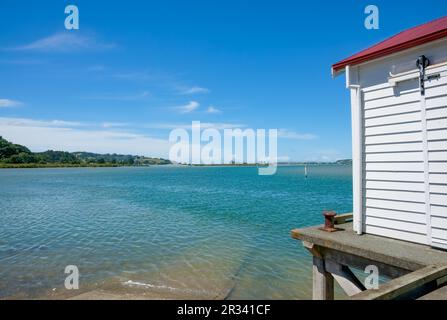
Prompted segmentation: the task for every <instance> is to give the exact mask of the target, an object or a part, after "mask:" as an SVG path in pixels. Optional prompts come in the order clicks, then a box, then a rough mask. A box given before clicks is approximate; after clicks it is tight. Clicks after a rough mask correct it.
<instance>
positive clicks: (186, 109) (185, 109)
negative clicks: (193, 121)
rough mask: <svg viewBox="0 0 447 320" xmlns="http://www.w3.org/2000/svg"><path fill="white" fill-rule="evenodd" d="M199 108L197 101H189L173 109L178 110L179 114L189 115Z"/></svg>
mask: <svg viewBox="0 0 447 320" xmlns="http://www.w3.org/2000/svg"><path fill="white" fill-rule="evenodd" d="M199 106H200V104H199V103H198V102H197V101H190V102H189V103H188V104H185V105H183V106H178V107H174V109H176V110H178V111H179V112H180V113H190V112H193V111H194V110H196V109H197V108H198V107H199Z"/></svg>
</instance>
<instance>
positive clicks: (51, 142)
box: [0, 117, 170, 158]
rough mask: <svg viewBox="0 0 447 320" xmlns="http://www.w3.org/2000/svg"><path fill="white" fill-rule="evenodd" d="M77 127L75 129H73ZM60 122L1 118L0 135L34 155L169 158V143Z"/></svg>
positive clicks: (69, 122) (142, 136)
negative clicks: (61, 153) (68, 153)
mask: <svg viewBox="0 0 447 320" xmlns="http://www.w3.org/2000/svg"><path fill="white" fill-rule="evenodd" d="M73 124H74V125H73ZM77 124H78V123H77V122H71V121H61V120H51V121H45V120H33V119H22V118H1V117H0V135H1V136H3V137H4V138H5V139H7V140H9V141H11V142H13V143H19V144H22V145H25V146H27V147H29V148H30V149H31V150H33V151H45V150H49V149H52V150H62V151H71V152H74V151H89V152H97V153H121V154H134V155H145V156H154V157H164V158H166V157H167V156H168V154H169V147H170V143H169V141H168V140H167V139H166V140H163V139H155V138H151V137H148V136H145V135H143V134H136V133H132V132H123V131H114V130H111V129H110V130H109V129H101V128H99V129H98V128H97V129H92V130H89V129H87V125H85V126H84V125H77Z"/></svg>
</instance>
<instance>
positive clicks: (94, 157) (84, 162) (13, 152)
mask: <svg viewBox="0 0 447 320" xmlns="http://www.w3.org/2000/svg"><path fill="white" fill-rule="evenodd" d="M166 164H171V161H169V160H166V159H162V158H151V157H143V156H133V155H121V154H98V153H92V152H66V151H53V150H48V151H44V152H31V151H30V150H29V149H28V148H27V147H25V146H22V145H20V144H13V143H11V142H9V141H7V140H6V139H3V137H1V136H0V168H66V167H94V168H96V167H124V166H151V165H166Z"/></svg>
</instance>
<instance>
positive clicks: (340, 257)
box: [320, 248, 411, 279]
mask: <svg viewBox="0 0 447 320" xmlns="http://www.w3.org/2000/svg"><path fill="white" fill-rule="evenodd" d="M320 252H321V254H322V255H323V256H324V258H325V259H328V260H332V261H335V262H337V263H339V264H341V265H344V266H349V267H351V268H355V269H359V270H362V271H363V270H365V268H366V267H367V266H369V265H375V266H377V268H378V269H379V274H380V275H381V276H386V277H389V278H391V279H394V278H398V277H401V276H403V275H405V274H408V273H410V272H411V270H405V269H402V268H398V267H396V266H391V265H388V264H385V263H382V262H380V261H377V260H372V259H368V258H365V257H360V256H357V255H353V254H349V253H345V252H342V251H339V250H334V249H329V248H320Z"/></svg>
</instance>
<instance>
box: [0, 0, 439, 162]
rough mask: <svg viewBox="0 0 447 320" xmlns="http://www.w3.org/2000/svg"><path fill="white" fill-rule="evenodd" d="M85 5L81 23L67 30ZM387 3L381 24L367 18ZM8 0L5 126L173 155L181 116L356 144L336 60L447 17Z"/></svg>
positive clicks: (403, 6) (332, 148)
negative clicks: (334, 69)
mask: <svg viewBox="0 0 447 320" xmlns="http://www.w3.org/2000/svg"><path fill="white" fill-rule="evenodd" d="M68 4H75V5H77V6H78V8H79V12H80V29H79V30H71V31H68V30H65V28H64V20H65V17H66V15H65V13H64V8H65V6H66V5H68ZM368 4H375V5H377V6H378V7H379V10H380V29H379V30H367V29H365V28H364V25H363V24H364V19H365V17H366V15H365V14H364V12H363V10H364V8H365V7H366V6H367V5H368ZM418 6H419V2H414V3H412V2H409V1H374V2H371V1H359V0H356V1H351V0H345V1H336V2H335V1H334V2H333V3H328V2H326V1H307V2H299V1H232V0H226V1H209V0H208V1H144V2H143V1H132V0H129V1H126V2H124V3H123V2H118V1H91V0H89V1H85V0H76V1H71V2H67V1H39V2H38V1H35V2H32V3H29V2H28V1H17V0H14V1H9V0H2V1H1V3H0V30H1V33H0V71H1V72H0V73H1V76H0V135H3V136H4V137H6V138H8V139H11V140H13V141H14V142H17V143H21V144H25V145H27V146H29V147H30V148H31V149H32V150H35V151H39V150H45V149H49V148H51V149H59V150H68V151H76V150H86V151H96V152H119V153H134V154H145V155H154V156H165V157H166V156H167V149H166V141H167V139H168V135H169V131H170V130H171V129H172V128H176V127H182V126H186V125H188V124H189V125H190V124H191V121H193V120H195V121H201V122H202V123H204V124H205V125H206V126H213V127H216V128H222V127H230V128H231V127H241V128H254V129H256V128H265V129H269V128H277V129H280V138H279V140H278V146H279V151H278V153H279V156H280V157H282V158H283V159H291V160H317V161H327V160H336V159H340V158H348V157H350V156H351V129H350V106H349V94H348V91H347V90H346V89H345V87H344V78H343V77H339V78H337V79H332V78H331V72H330V67H331V65H332V64H333V63H335V62H337V61H338V60H340V59H342V58H345V57H347V56H349V55H351V54H353V53H355V52H357V51H359V50H361V49H363V48H365V47H368V46H369V45H372V44H374V43H376V42H378V41H380V40H382V39H384V38H386V37H388V36H391V35H393V34H395V33H397V32H399V31H401V30H404V29H406V28H409V27H412V26H414V25H417V24H421V23H423V22H427V21H430V20H433V19H435V18H438V17H440V16H443V15H445V14H446V12H447V2H446V1H424V5H423V7H424V10H418V9H417V7H418Z"/></svg>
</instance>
